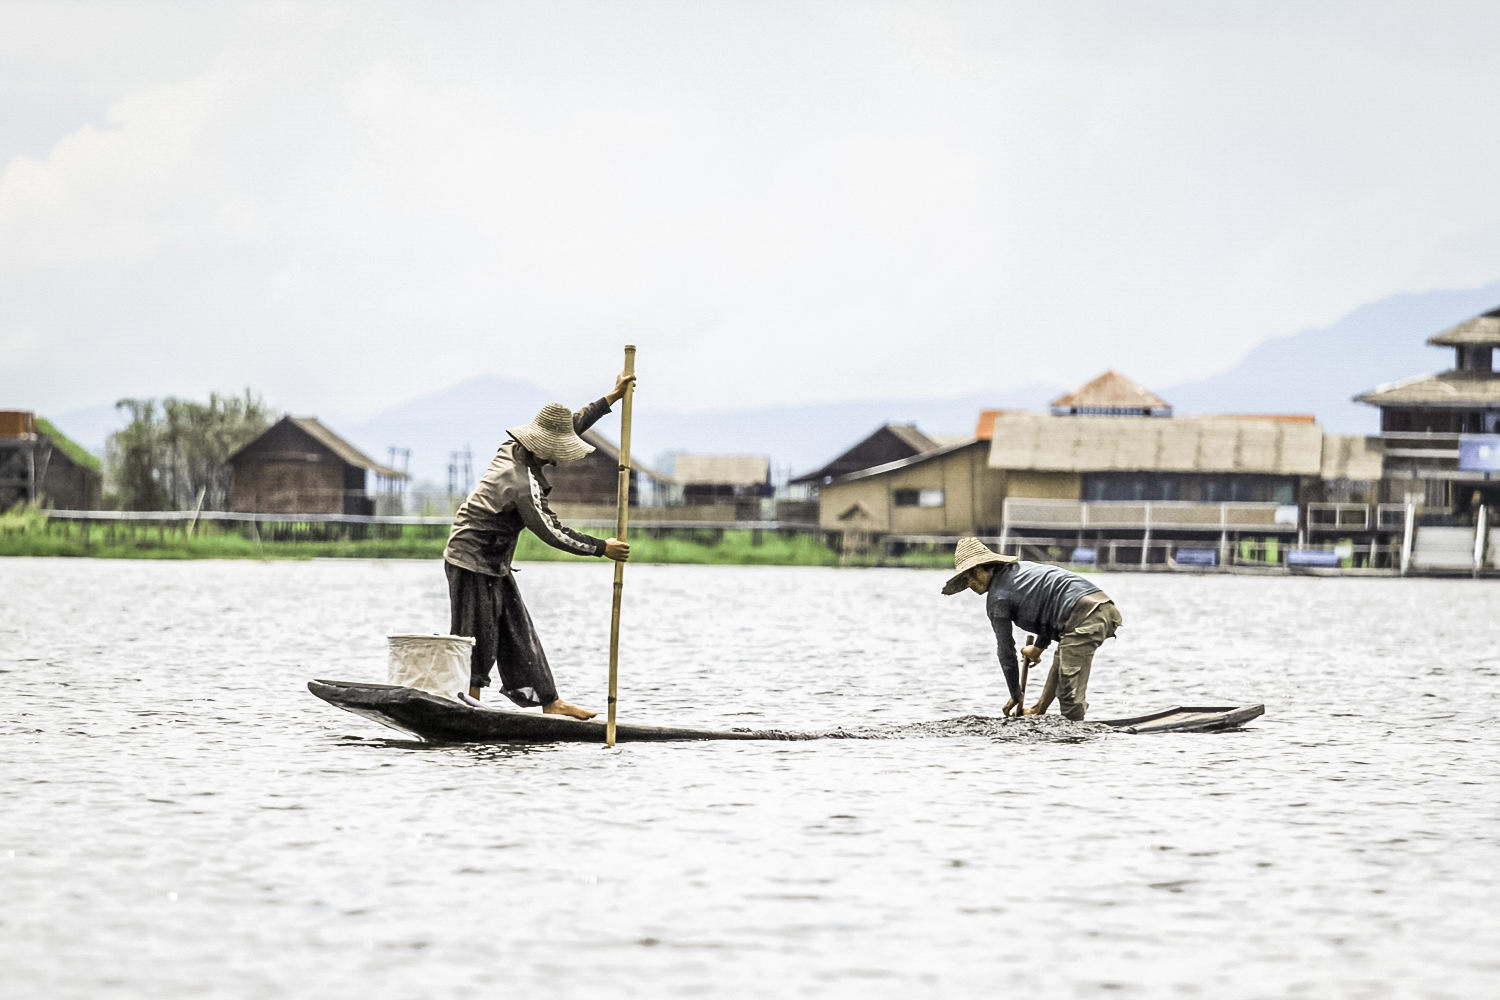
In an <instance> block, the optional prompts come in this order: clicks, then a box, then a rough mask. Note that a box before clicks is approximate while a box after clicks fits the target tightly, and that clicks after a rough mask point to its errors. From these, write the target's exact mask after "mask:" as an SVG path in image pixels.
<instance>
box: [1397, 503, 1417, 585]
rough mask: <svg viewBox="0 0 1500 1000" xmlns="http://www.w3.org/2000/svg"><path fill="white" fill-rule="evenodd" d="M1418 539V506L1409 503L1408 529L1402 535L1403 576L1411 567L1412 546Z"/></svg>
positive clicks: (1407, 509)
mask: <svg viewBox="0 0 1500 1000" xmlns="http://www.w3.org/2000/svg"><path fill="white" fill-rule="evenodd" d="M1416 537H1417V505H1416V504H1414V503H1410V502H1408V503H1407V505H1406V529H1405V531H1404V532H1402V535H1401V575H1402V576H1405V575H1406V568H1407V567H1408V566H1410V565H1411V546H1412V542H1414V541H1415V540H1416Z"/></svg>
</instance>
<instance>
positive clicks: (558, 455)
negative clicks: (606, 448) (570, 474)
mask: <svg viewBox="0 0 1500 1000" xmlns="http://www.w3.org/2000/svg"><path fill="white" fill-rule="evenodd" d="M506 433H507V434H509V435H510V436H511V437H513V438H515V439H516V440H517V441H519V442H521V443H522V444H523V445H525V446H526V450H527V451H529V452H531V453H532V454H533V455H535V456H536V457H537V458H540V459H541V460H542V461H544V462H576V461H578V460H579V459H580V458H583V457H584V456H585V455H587V454H589V453H590V452H592V451H593V450H594V446H593V445H591V444H589V443H587V442H586V441H584V440H583V438H581V437H579V436H578V435H577V434H558V433H557V432H556V431H550V430H548V429H547V428H545V427H539V426H537V423H536V421H535V420H533V421H532V422H531V423H529V424H522V425H521V426H520V427H512V428H510V429H509V430H508V431H506Z"/></svg>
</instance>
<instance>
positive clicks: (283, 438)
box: [228, 417, 407, 515]
mask: <svg viewBox="0 0 1500 1000" xmlns="http://www.w3.org/2000/svg"><path fill="white" fill-rule="evenodd" d="M228 464H229V466H230V468H231V469H233V470H234V480H233V485H232V487H231V489H230V500H229V509H230V510H234V511H245V512H249V513H256V514H359V515H372V514H374V513H375V497H374V496H373V495H371V491H370V488H369V487H370V483H369V479H370V477H371V476H372V475H373V476H374V477H375V478H376V482H377V488H378V487H379V486H380V485H383V484H388V483H394V482H396V481H398V480H404V479H406V478H407V475H406V473H404V472H401V471H399V470H397V469H392V468H389V467H387V466H384V465H381V464H380V463H379V462H377V461H375V460H374V459H372V458H370V457H369V456H368V455H366V454H365V453H364V452H362V451H360V450H359V449H358V448H356V447H354V445H352V444H350V443H349V442H348V441H345V440H344V439H343V438H341V437H339V436H338V435H337V434H335V433H334V432H333V431H331V430H329V429H328V428H327V427H324V426H323V425H322V424H321V423H319V422H318V418H317V417H282V418H281V419H280V420H278V421H277V422H276V423H275V424H273V425H272V426H271V427H269V428H267V429H266V431H265V433H263V434H261V435H260V436H259V437H257V438H256V439H255V440H253V441H251V442H250V443H249V444H247V445H245V446H244V447H243V448H241V449H240V450H239V451H237V452H235V453H234V454H233V455H231V456H229V460H228Z"/></svg>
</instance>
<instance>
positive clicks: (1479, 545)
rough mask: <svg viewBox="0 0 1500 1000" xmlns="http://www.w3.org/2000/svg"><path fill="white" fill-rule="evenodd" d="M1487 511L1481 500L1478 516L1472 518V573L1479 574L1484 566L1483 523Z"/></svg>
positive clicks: (1485, 525) (1486, 517) (1484, 527)
mask: <svg viewBox="0 0 1500 1000" xmlns="http://www.w3.org/2000/svg"><path fill="white" fill-rule="evenodd" d="M1488 516H1489V511H1488V510H1487V509H1486V508H1485V505H1484V503H1483V501H1481V502H1480V504H1479V516H1478V517H1476V518H1474V575H1475V576H1476V577H1477V576H1479V571H1480V570H1481V569H1483V568H1484V536H1485V532H1486V530H1487V529H1488V527H1489V526H1488V525H1487V524H1486V523H1485V522H1486V521H1487V519H1488Z"/></svg>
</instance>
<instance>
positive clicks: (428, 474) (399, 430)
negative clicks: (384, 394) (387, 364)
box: [335, 375, 609, 484]
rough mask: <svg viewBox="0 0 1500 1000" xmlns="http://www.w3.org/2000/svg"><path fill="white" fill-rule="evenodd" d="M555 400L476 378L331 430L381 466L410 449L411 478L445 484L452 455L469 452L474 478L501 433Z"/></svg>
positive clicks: (528, 388)
mask: <svg viewBox="0 0 1500 1000" xmlns="http://www.w3.org/2000/svg"><path fill="white" fill-rule="evenodd" d="M554 401H557V402H562V400H561V399H559V398H558V396H557V395H556V394H555V393H553V392H552V391H550V390H548V389H544V388H542V387H541V386H539V385H537V384H536V383H534V382H525V381H521V380H517V379H506V378H501V377H500V376H498V375H479V376H476V377H474V378H471V379H469V380H467V381H465V382H460V383H458V384H457V385H451V386H449V387H448V388H446V389H439V390H438V391H436V392H430V393H427V394H426V395H424V396H418V397H416V398H415V399H409V400H407V401H406V402H404V403H400V404H398V405H396V406H393V407H391V408H390V409H388V410H382V411H380V412H379V413H377V414H376V415H375V416H373V417H371V418H370V419H369V420H366V421H365V422H364V423H362V424H356V425H354V426H352V427H348V428H335V430H337V431H338V433H340V434H342V435H343V436H344V437H346V438H348V439H349V440H350V441H351V442H353V443H354V444H355V445H357V446H359V448H360V449H361V450H362V451H364V453H365V454H367V455H369V456H370V457H371V458H373V459H375V460H376V461H377V462H381V463H385V462H388V461H390V447H391V446H392V445H395V446H396V447H398V448H410V449H411V464H410V467H409V471H410V472H411V474H412V476H413V477H414V478H415V479H430V480H432V481H433V482H436V483H439V484H446V483H447V481H448V460H449V456H450V454H451V453H452V452H455V451H462V450H463V449H465V448H468V449H469V450H470V451H472V452H473V456H474V475H475V477H476V478H477V477H478V476H479V475H480V474H481V473H483V471H484V467H485V466H486V465H488V464H489V461H490V458H491V456H493V455H494V454H495V449H496V448H498V447H500V444H501V442H503V441H504V440H505V429H506V428H507V427H514V426H516V425H517V424H524V423H526V422H527V421H528V420H530V419H531V418H532V417H534V416H536V412H537V411H538V410H540V409H541V408H542V407H543V406H545V405H546V404H547V403H551V402H554ZM574 405H576V404H574ZM601 430H603V431H604V433H606V434H608V433H609V431H608V430H605V429H604V428H601Z"/></svg>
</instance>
